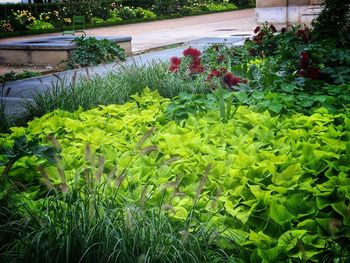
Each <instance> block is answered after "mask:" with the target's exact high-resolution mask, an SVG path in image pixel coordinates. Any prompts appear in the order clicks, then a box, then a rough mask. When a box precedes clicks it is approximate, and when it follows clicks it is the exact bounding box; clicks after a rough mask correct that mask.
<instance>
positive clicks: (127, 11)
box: [118, 6, 136, 20]
mask: <svg viewBox="0 0 350 263" xmlns="http://www.w3.org/2000/svg"><path fill="white" fill-rule="evenodd" d="M118 15H119V16H120V17H121V18H122V19H123V20H131V19H135V18H136V12H135V10H134V9H133V8H130V7H128V6H123V7H122V8H120V9H119V10H118Z"/></svg>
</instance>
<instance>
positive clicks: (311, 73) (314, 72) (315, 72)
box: [306, 68, 320, 80]
mask: <svg viewBox="0 0 350 263" xmlns="http://www.w3.org/2000/svg"><path fill="white" fill-rule="evenodd" d="M306 77H307V78H309V79H312V80H317V79H320V69H319V68H310V69H308V71H307V72H306Z"/></svg>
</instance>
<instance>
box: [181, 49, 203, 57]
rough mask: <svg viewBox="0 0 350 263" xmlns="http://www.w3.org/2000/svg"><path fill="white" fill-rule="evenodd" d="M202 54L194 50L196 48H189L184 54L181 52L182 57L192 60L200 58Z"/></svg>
mask: <svg viewBox="0 0 350 263" xmlns="http://www.w3.org/2000/svg"><path fill="white" fill-rule="evenodd" d="M201 54H202V53H201V52H200V51H199V50H198V49H196V48H192V47H189V48H188V49H185V50H184V52H183V55H184V56H185V57H186V56H190V57H192V58H198V57H200V55H201Z"/></svg>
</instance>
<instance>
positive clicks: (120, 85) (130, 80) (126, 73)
mask: <svg viewBox="0 0 350 263" xmlns="http://www.w3.org/2000/svg"><path fill="white" fill-rule="evenodd" d="M66 83H67V81H66V80H61V81H57V82H56V83H55V84H54V85H53V88H52V89H50V90H48V91H47V92H45V93H38V94H36V95H35V97H34V103H29V102H28V103H26V105H25V106H26V108H27V109H28V111H29V114H30V115H31V116H42V115H44V114H46V113H48V112H51V111H53V110H55V109H61V110H67V111H75V110H77V109H78V108H79V107H82V108H83V109H91V108H93V107H96V106H98V105H108V104H123V103H125V102H126V101H128V100H129V99H130V96H131V95H133V94H136V93H141V92H142V90H143V89H144V88H145V87H149V88H150V89H152V90H158V92H159V93H160V94H161V95H162V96H164V97H168V98H171V97H174V96H176V95H178V94H179V93H180V92H183V91H187V92H190V93H206V92H209V89H208V88H207V87H206V86H205V85H204V84H203V82H202V83H201V82H198V81H195V80H192V79H186V80H184V79H181V78H180V77H179V76H177V75H176V74H169V72H168V65H167V64H166V63H159V64H158V63H153V64H151V65H147V66H136V65H124V66H122V67H121V68H118V69H117V70H116V71H115V72H112V73H110V74H108V75H106V76H96V77H89V78H84V79H81V80H79V81H77V80H76V78H75V77H73V80H72V81H71V83H70V84H66Z"/></svg>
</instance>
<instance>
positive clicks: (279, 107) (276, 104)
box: [268, 99, 283, 113]
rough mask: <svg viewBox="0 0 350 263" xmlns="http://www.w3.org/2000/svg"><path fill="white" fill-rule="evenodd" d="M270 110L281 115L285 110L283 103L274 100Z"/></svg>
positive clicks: (270, 104) (269, 106) (271, 102)
mask: <svg viewBox="0 0 350 263" xmlns="http://www.w3.org/2000/svg"><path fill="white" fill-rule="evenodd" d="M268 108H269V109H270V110H272V111H273V112H275V113H280V112H281V110H282V109H283V105H282V104H281V102H279V101H278V100H275V99H274V100H272V101H270V103H269V105H268Z"/></svg>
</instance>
